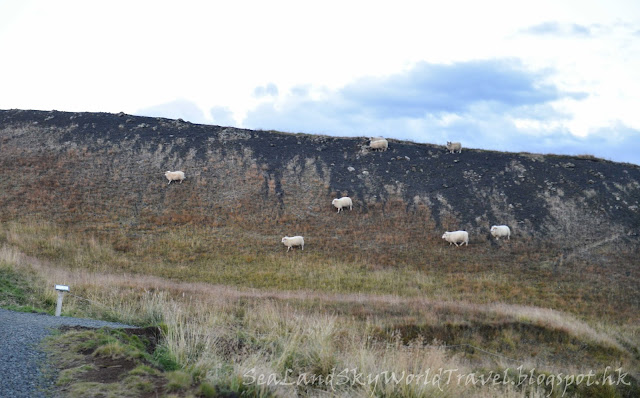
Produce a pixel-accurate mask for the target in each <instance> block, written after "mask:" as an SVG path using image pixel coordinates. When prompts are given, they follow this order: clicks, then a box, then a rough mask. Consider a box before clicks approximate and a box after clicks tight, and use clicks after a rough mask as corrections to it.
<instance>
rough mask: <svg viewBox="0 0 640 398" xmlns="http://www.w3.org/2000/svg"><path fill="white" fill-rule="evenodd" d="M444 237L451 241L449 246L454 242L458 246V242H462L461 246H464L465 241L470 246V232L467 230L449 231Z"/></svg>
mask: <svg viewBox="0 0 640 398" xmlns="http://www.w3.org/2000/svg"><path fill="white" fill-rule="evenodd" d="M442 239H444V240H446V241H447V242H449V246H451V244H452V243H453V244H454V245H456V246H458V243H460V246H462V244H463V243H464V244H465V245H467V246H469V234H468V233H467V231H453V232H449V231H447V232H445V233H444V235H442Z"/></svg>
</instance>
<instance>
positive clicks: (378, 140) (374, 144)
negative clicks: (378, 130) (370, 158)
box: [369, 137, 389, 151]
mask: <svg viewBox="0 0 640 398" xmlns="http://www.w3.org/2000/svg"><path fill="white" fill-rule="evenodd" d="M369 148H371V150H381V151H386V150H387V148H389V141H387V140H386V139H384V138H382V137H374V138H371V141H369Z"/></svg>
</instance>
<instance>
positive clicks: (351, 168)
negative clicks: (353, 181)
mask: <svg viewBox="0 0 640 398" xmlns="http://www.w3.org/2000/svg"><path fill="white" fill-rule="evenodd" d="M347 170H349V171H351V172H353V171H356V169H354V168H353V167H351V166H349V167H347Z"/></svg>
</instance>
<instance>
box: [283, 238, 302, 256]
mask: <svg viewBox="0 0 640 398" xmlns="http://www.w3.org/2000/svg"><path fill="white" fill-rule="evenodd" d="M282 243H284V245H285V246H287V252H288V251H289V249H291V248H292V247H293V246H301V247H302V250H304V238H303V237H302V236H291V237H289V236H285V237H284V238H282Z"/></svg>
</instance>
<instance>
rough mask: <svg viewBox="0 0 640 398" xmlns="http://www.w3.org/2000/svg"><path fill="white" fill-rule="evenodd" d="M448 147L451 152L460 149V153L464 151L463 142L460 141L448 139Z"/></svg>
mask: <svg viewBox="0 0 640 398" xmlns="http://www.w3.org/2000/svg"><path fill="white" fill-rule="evenodd" d="M447 149H448V150H449V153H456V151H458V153H462V144H461V143H459V142H450V141H447Z"/></svg>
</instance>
